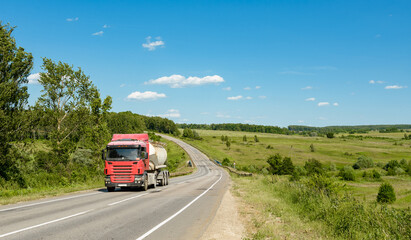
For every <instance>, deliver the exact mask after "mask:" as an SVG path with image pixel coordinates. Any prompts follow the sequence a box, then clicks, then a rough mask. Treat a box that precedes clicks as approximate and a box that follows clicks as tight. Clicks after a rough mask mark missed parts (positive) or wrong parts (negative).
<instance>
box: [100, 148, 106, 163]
mask: <svg viewBox="0 0 411 240" xmlns="http://www.w3.org/2000/svg"><path fill="white" fill-rule="evenodd" d="M101 159H103V160H106V150H105V149H103V150H101Z"/></svg>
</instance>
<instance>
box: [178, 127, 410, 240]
mask: <svg viewBox="0 0 411 240" xmlns="http://www.w3.org/2000/svg"><path fill="white" fill-rule="evenodd" d="M195 131H196V132H197V133H198V134H199V135H200V136H201V138H202V139H201V140H194V139H187V138H186V139H185V141H187V142H188V143H190V144H192V145H194V146H196V147H197V148H199V149H200V150H201V151H203V152H204V153H206V154H207V155H208V156H209V157H210V158H211V159H213V160H217V161H219V162H223V161H224V162H226V163H227V162H228V165H229V166H233V163H234V162H235V163H236V168H237V169H239V170H242V171H247V172H253V176H252V177H238V176H236V175H232V179H233V181H234V187H233V189H234V193H235V194H236V195H237V196H239V197H240V199H241V202H242V203H243V207H242V208H241V212H242V213H243V216H244V218H245V219H247V226H248V230H249V236H248V237H250V238H252V239H276V238H281V239H283V238H292V239H358V238H361V239H390V238H395V239H405V238H407V237H408V236H410V235H407V234H411V233H410V231H411V226H410V225H409V224H408V225H407V224H405V227H404V228H401V229H400V228H395V229H393V228H392V226H403V224H404V223H407V222H410V220H411V219H410V216H411V215H410V212H409V211H410V208H411V176H410V175H409V174H407V173H406V172H405V171H402V172H401V171H399V172H398V174H391V175H389V174H388V173H387V171H385V170H384V169H383V167H384V166H385V165H386V164H387V163H388V162H389V161H390V160H397V161H398V162H400V161H401V160H403V159H404V160H405V162H408V163H409V161H411V140H406V139H404V133H401V132H399V133H378V132H370V133H368V134H355V135H348V134H338V135H336V136H335V137H334V138H327V137H307V136H300V135H278V134H265V133H264V134H261V133H248V132H232V131H213V130H195ZM222 136H224V137H222ZM225 136H227V138H228V141H229V142H230V144H229V147H228V146H227V144H226V140H222V139H223V138H225ZM244 136H246V141H244V140H245V138H244ZM255 136H256V138H257V139H256V138H255ZM256 140H257V141H256ZM310 146H313V147H310ZM277 153H279V154H281V155H282V156H284V157H290V158H291V160H292V162H293V163H294V165H295V166H296V168H298V169H304V165H305V163H306V162H307V160H309V159H316V160H318V161H319V162H320V163H322V164H323V168H324V170H325V172H326V175H327V178H326V179H325V180H324V179H323V180H321V181H325V184H324V183H322V182H321V181H320V184H324V185H325V186H328V185H327V184H329V186H333V187H332V192H333V194H334V195H332V196H333V197H331V195H330V196H328V195H327V194H325V195H327V196H324V194H323V192H321V191H323V190H321V191H320V192H316V191H314V192H313V191H311V190H309V189H310V188H309V187H307V186H312V185H313V183H312V182H313V181H312V179H311V177H309V176H303V177H302V178H301V180H300V181H291V180H289V179H291V178H290V176H273V175H271V174H270V173H269V171H268V169H269V164H268V163H267V158H268V157H269V156H271V155H274V154H277ZM359 157H368V158H369V159H372V161H373V162H374V163H375V166H373V167H371V168H367V169H358V170H353V174H354V177H355V179H354V180H353V181H346V180H343V179H342V178H341V177H340V176H339V172H340V169H342V168H343V167H344V166H353V165H354V164H355V163H356V162H357V161H358V158H359ZM224 159H226V160H224ZM227 159H228V161H227ZM404 160H403V162H404ZM374 170H375V171H376V172H378V173H379V174H380V175H381V178H378V179H375V178H372V177H370V173H372V172H373V171H374ZM314 182H315V181H314ZM383 182H388V183H390V184H391V185H392V186H393V187H394V190H395V194H396V201H395V202H394V203H392V204H389V205H381V204H378V203H377V202H376V197H377V193H378V189H379V187H380V185H381V184H382V183H383ZM315 184H318V181H317V182H315V183H314V185H315ZM304 189H305V190H304ZM327 191H328V190H327ZM307 196H308V197H307ZM300 198H302V199H300ZM295 199H300V200H298V201H296V200H295ZM335 202H338V203H339V204H337V205H338V207H336V206H334V205H333V204H335ZM353 207H356V208H357V209H353ZM335 209H337V210H335ZM361 209H362V210H361ZM386 209H389V211H391V210H392V214H391V213H390V214H388V213H387V212H386ZM360 210H361V211H360ZM356 211H357V212H359V213H358V214H359V216H360V217H358V218H356V216H357V215H358V214H356V213H355V212H356ZM402 211H405V213H403V212H402ZM336 212H340V213H339V214H336ZM344 212H347V214H342V213H344ZM374 220H375V221H374ZM285 223H288V224H285ZM386 223H387V224H386ZM341 224H346V229H344V230H341V229H339V226H340V225H341ZM371 225H372V226H371ZM290 226H291V227H290ZM373 226H374V227H373ZM378 229H380V230H378ZM404 229H405V230H404ZM366 232H367V233H366ZM387 232H388V233H387ZM367 234H368V235H367ZM404 234H405V235H404ZM401 235H404V236H402V237H401ZM396 236H397V237H396ZM398 236H399V237H398Z"/></svg>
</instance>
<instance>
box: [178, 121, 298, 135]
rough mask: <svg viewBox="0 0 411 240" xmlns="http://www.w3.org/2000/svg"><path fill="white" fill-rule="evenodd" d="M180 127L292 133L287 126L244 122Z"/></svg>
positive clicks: (183, 126) (180, 125) (184, 124)
mask: <svg viewBox="0 0 411 240" xmlns="http://www.w3.org/2000/svg"><path fill="white" fill-rule="evenodd" d="M177 126H178V127H179V128H183V129H186V128H189V129H205V130H226V131H242V132H259V133H277V134H292V132H291V131H289V130H288V129H287V128H281V127H277V126H264V125H253V124H243V123H221V124H187V123H182V124H177Z"/></svg>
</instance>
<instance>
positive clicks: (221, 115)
mask: <svg viewBox="0 0 411 240" xmlns="http://www.w3.org/2000/svg"><path fill="white" fill-rule="evenodd" d="M216 117H218V118H231V116H230V115H227V114H223V113H217V115H216Z"/></svg>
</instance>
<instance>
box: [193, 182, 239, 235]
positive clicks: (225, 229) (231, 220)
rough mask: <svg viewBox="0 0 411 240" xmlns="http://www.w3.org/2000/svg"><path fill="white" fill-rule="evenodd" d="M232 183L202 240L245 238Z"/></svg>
mask: <svg viewBox="0 0 411 240" xmlns="http://www.w3.org/2000/svg"><path fill="white" fill-rule="evenodd" d="M231 188H232V182H231V180H230V183H229V190H227V191H226V192H225V194H224V196H223V199H222V200H221V204H220V207H219V208H218V210H217V213H216V215H215V217H214V219H213V221H212V222H211V223H210V225H209V226H208V228H207V229H206V231H205V232H204V234H203V236H202V237H201V238H200V239H201V240H213V239H216V240H217V239H224V240H237V239H242V238H243V236H244V226H243V223H242V221H241V218H240V214H239V212H238V206H239V204H238V202H237V199H235V197H234V196H233V195H232V193H231Z"/></svg>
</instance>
